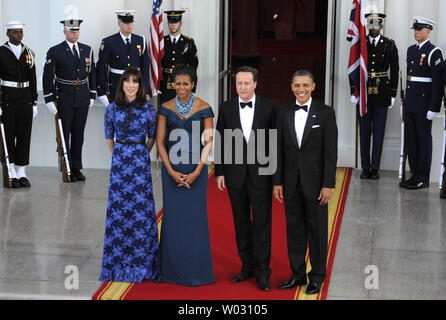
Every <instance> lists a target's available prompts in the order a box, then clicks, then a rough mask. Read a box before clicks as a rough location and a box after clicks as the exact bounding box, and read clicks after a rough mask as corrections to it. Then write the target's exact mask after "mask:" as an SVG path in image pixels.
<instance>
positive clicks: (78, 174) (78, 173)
mask: <svg viewBox="0 0 446 320" xmlns="http://www.w3.org/2000/svg"><path fill="white" fill-rule="evenodd" d="M73 174H74V175H75V176H76V178H77V181H85V176H84V175H83V174H82V172H81V171H80V170H73Z"/></svg>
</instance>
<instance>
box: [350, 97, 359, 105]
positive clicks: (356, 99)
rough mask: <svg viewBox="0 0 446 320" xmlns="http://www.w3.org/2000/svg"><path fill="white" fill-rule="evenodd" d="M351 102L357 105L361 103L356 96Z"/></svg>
mask: <svg viewBox="0 0 446 320" xmlns="http://www.w3.org/2000/svg"><path fill="white" fill-rule="evenodd" d="M350 101H351V102H352V103H353V104H354V105H357V104H358V102H359V97H358V98H356V97H355V96H351V98H350Z"/></svg>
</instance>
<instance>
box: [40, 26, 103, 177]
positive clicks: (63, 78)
mask: <svg viewBox="0 0 446 320" xmlns="http://www.w3.org/2000/svg"><path fill="white" fill-rule="evenodd" d="M82 21H83V20H63V21H60V23H62V24H63V25H64V34H65V37H66V40H65V41H63V42H62V43H60V44H58V45H56V46H54V47H52V48H50V49H49V50H48V53H47V57H46V64H45V67H44V70H43V93H44V96H45V103H46V105H47V107H48V110H49V111H50V112H51V113H53V114H56V113H57V112H59V117H60V119H61V120H62V126H63V134H64V138H65V144H66V147H67V151H68V159H69V163H70V168H71V173H72V174H71V182H76V181H84V180H85V176H84V175H83V174H82V172H81V171H80V169H82V146H83V143H84V130H85V125H86V122H87V115H88V110H89V107H91V106H93V104H94V100H95V98H96V91H95V88H96V68H95V62H94V55H93V50H92V49H91V47H90V46H87V45H85V44H82V43H80V42H78V41H77V40H78V38H79V30H80V24H81V23H82ZM55 102H57V109H56V106H55ZM70 138H71V139H70Z"/></svg>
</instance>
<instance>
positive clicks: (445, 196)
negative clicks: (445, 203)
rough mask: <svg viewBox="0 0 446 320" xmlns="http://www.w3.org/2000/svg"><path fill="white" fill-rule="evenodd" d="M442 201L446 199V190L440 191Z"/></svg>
mask: <svg viewBox="0 0 446 320" xmlns="http://www.w3.org/2000/svg"><path fill="white" fill-rule="evenodd" d="M440 199H446V190H441V191H440Z"/></svg>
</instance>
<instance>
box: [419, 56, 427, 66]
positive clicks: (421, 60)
mask: <svg viewBox="0 0 446 320" xmlns="http://www.w3.org/2000/svg"><path fill="white" fill-rule="evenodd" d="M424 58H426V54H425V53H423V54H422V55H421V59H420V66H422V65H423V62H424Z"/></svg>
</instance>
